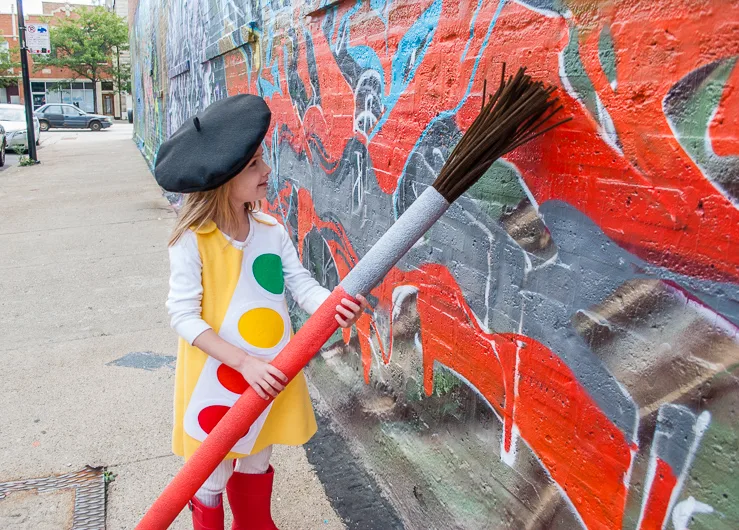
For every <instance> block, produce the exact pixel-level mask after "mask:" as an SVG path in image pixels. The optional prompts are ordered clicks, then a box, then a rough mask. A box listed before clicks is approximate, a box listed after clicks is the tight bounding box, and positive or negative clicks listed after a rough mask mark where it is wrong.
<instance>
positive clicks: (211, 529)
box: [190, 497, 223, 530]
mask: <svg viewBox="0 0 739 530" xmlns="http://www.w3.org/2000/svg"><path fill="white" fill-rule="evenodd" d="M190 510H191V511H192V527H193V530H223V502H221V503H220V504H218V506H216V507H215V508H209V507H208V506H206V505H205V504H203V503H202V502H200V501H199V500H197V499H196V498H195V497H193V498H192V499H191V500H190Z"/></svg>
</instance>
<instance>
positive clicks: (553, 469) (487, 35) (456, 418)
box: [131, 0, 739, 530]
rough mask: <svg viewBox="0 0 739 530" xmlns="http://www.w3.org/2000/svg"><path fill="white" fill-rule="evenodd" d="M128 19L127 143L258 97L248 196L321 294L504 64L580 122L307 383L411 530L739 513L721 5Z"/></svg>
mask: <svg viewBox="0 0 739 530" xmlns="http://www.w3.org/2000/svg"><path fill="white" fill-rule="evenodd" d="M131 10H132V13H133V16H132V19H131V24H132V28H133V31H132V54H133V65H134V68H133V72H134V103H135V114H134V115H135V117H136V118H135V119H136V123H135V131H136V139H137V141H138V142H139V144H140V146H141V149H142V151H143V153H144V155H145V156H146V158H147V159H148V160H149V161H150V162H153V160H154V159H155V156H156V152H157V148H158V146H159V145H160V143H161V142H162V141H163V140H164V139H165V138H166V137H168V136H169V135H170V134H171V133H172V132H173V131H175V130H176V129H177V127H179V126H180V125H181V124H182V123H183V121H184V120H186V119H187V118H188V117H190V116H192V115H193V114H194V113H195V112H197V111H198V110H199V109H202V108H203V107H205V106H207V105H208V104H209V103H210V102H212V101H214V100H217V99H219V98H222V97H225V96H226V95H229V94H236V93H242V92H252V93H257V94H260V95H262V96H264V97H265V98H266V99H267V101H268V102H269V105H270V107H271V108H272V111H273V115H274V119H273V126H272V129H271V131H270V134H269V135H268V137H267V139H266V147H267V153H268V157H269V160H270V161H271V165H272V167H273V179H272V182H271V191H270V195H269V201H270V204H269V209H270V210H271V212H272V213H273V214H274V215H275V216H276V217H277V218H278V219H279V220H280V221H281V222H283V223H284V224H285V225H286V226H287V227H288V229H289V231H290V233H291V234H292V237H293V238H294V241H295V243H296V245H297V248H298V250H299V252H300V254H301V256H302V259H303V261H304V263H305V264H306V266H308V267H309V268H310V269H311V270H313V271H314V273H315V275H316V276H317V277H318V278H319V279H320V280H321V281H322V282H324V283H325V284H326V285H327V286H329V287H332V286H333V285H335V284H336V283H337V282H338V281H339V279H340V278H342V277H343V276H344V275H346V274H347V271H348V270H350V268H351V266H352V264H353V263H355V262H356V260H357V259H359V258H360V257H361V256H362V255H364V254H365V253H366V252H367V250H368V249H369V248H370V246H371V245H372V243H373V242H374V241H376V240H377V238H378V237H379V236H380V234H382V233H383V232H384V231H385V230H386V229H387V228H388V227H389V226H390V225H391V224H392V222H393V220H394V218H396V217H397V216H398V215H400V214H401V213H402V212H403V211H404V210H405V209H406V208H407V207H408V205H409V204H411V203H412V202H413V200H414V199H415V197H416V196H417V195H418V194H420V192H421V191H422V190H423V189H424V188H425V187H426V186H428V185H429V184H430V183H431V182H432V181H433V179H434V178H435V176H436V175H437V173H438V171H439V169H440V167H441V165H442V164H443V162H444V160H445V157H446V156H447V155H448V153H449V152H450V149H451V148H452V147H453V145H454V144H455V142H456V141H458V139H459V137H460V135H461V134H462V132H463V131H464V130H465V129H466V128H467V127H468V126H469V124H470V122H471V120H472V119H473V117H474V115H475V111H476V109H478V108H479V105H480V97H481V92H482V86H483V81H484V80H485V79H488V80H490V81H495V80H497V79H498V78H499V76H500V71H501V63H502V62H503V61H505V62H507V63H508V66H509V67H512V68H517V67H518V66H519V65H526V66H527V67H528V68H529V70H530V72H531V73H532V74H533V75H534V76H535V77H536V78H538V79H541V80H543V81H546V82H548V83H552V84H554V85H556V86H557V87H558V91H557V94H558V95H559V97H560V98H561V101H562V103H563V105H564V107H565V111H566V113H567V114H569V115H571V116H572V117H573V121H572V122H570V123H569V124H568V125H567V126H565V127H562V128H560V129H557V130H556V131H553V132H552V133H550V134H547V135H545V136H544V137H542V138H541V139H540V140H539V141H537V142H535V143H533V144H532V145H528V146H526V147H524V148H521V149H519V150H517V151H516V152H515V153H513V154H511V155H510V156H509V157H508V158H507V159H505V160H501V161H499V162H498V163H497V164H496V165H495V166H494V167H493V168H492V169H491V170H490V171H489V172H488V173H487V174H486V176H485V177H484V178H483V180H482V181H481V182H480V183H479V184H478V185H476V186H475V187H474V188H473V189H472V190H470V192H469V193H467V194H466V195H465V196H464V197H463V198H462V199H461V200H460V201H459V204H457V205H455V206H454V207H453V208H452V209H451V210H450V212H449V213H448V214H447V215H446V216H445V217H444V219H443V220H442V222H440V223H438V224H437V225H436V226H434V227H433V228H432V229H431V230H430V232H429V233H428V234H427V235H426V237H425V238H424V240H423V241H422V242H421V243H419V244H418V245H417V246H416V247H414V248H413V249H412V251H411V252H410V253H409V255H408V256H407V257H406V258H405V259H404V260H403V261H402V262H401V263H400V264H399V266H398V267H397V268H396V269H394V270H393V271H392V272H391V273H390V275H389V276H388V278H387V279H386V280H385V282H384V283H383V284H382V285H381V286H379V287H378V288H377V289H376V290H375V291H374V292H373V293H372V301H373V302H374V303H375V304H376V307H377V310H376V312H375V314H374V316H373V317H372V318H370V317H369V316H367V317H364V318H363V319H362V320H361V321H360V323H359V325H358V332H355V333H353V334H351V335H350V334H349V333H347V334H346V335H345V336H343V337H337V341H336V342H334V343H333V345H331V346H330V347H328V348H327V349H326V351H325V352H324V355H323V356H322V357H321V358H320V359H318V360H316V362H315V363H314V364H313V366H312V367H311V370H310V377H311V380H312V382H313V383H315V385H316V386H317V388H318V389H319V391H320V394H321V402H322V405H323V406H325V407H326V410H327V411H328V413H329V414H330V416H331V417H332V419H333V420H334V422H335V424H336V425H338V426H339V427H340V429H341V430H342V431H343V432H344V434H345V435H346V436H347V437H348V439H349V441H350V443H351V445H352V447H353V448H354V450H355V451H356V453H357V454H358V455H359V456H360V458H361V459H362V461H363V463H364V464H365V465H366V466H367V467H368V468H369V469H371V470H372V472H373V473H374V474H375V475H376V476H377V477H378V481H379V483H380V484H381V485H382V486H383V487H384V488H385V489H386V492H387V495H388V498H389V500H390V502H391V503H392V505H393V506H394V507H395V509H396V510H397V512H398V513H399V514H400V516H401V517H402V518H403V520H404V522H405V525H406V527H407V528H419V529H421V528H423V529H427V528H445V529H446V528H474V529H482V528H485V529H497V528H526V529H537V528H542V529H543V528H557V529H563V530H564V529H572V528H578V527H586V528H591V529H601V528H609V529H621V528H628V529H642V530H646V529H652V528H663V527H665V528H675V529H683V528H688V527H689V528H691V529H730V528H737V527H739V508H737V506H738V505H737V499H736V497H737V495H739V478H737V477H739V473H738V472H737V471H738V470H737V449H738V447H739V441H738V434H739V421H737V407H738V406H739V388H738V386H737V375H738V373H737V366H738V364H737V363H738V362H739V339H738V337H737V325H738V324H739V305H738V302H739V288H738V287H737V283H738V281H739V250H738V242H739V211H737V205H738V204H739V202H738V201H739V139H738V137H737V133H738V131H739V90H738V89H739V67H738V66H737V58H738V57H739V4H737V3H736V2H728V1H721V0H713V1H711V0H703V1H700V2H696V1H693V0H672V1H668V0H611V1H583V0H518V1H511V0H508V1H506V0H479V1H475V0H472V1H469V0H461V1H459V0H453V1H447V0H423V1H419V2H409V1H404V0H400V1H398V2H386V1H383V0H357V1H351V0H346V1H338V2H332V3H326V2H324V1H322V0H318V1H315V0H304V1H301V0H295V1H293V2H290V1H288V0H286V1H284V2H282V1H275V2H265V3H260V2H258V1H256V0H254V1H251V2H246V1H245V0H236V1H229V2H226V1H219V0H211V1H207V2H206V1H205V0H193V1H192V2H187V3H186V4H185V3H183V2H165V1H164V0H139V2H138V3H137V4H136V3H135V2H131ZM176 199H177V198H176V197H174V198H173V200H176ZM295 318H296V320H298V321H300V319H301V315H300V314H299V313H298V312H296V313H295Z"/></svg>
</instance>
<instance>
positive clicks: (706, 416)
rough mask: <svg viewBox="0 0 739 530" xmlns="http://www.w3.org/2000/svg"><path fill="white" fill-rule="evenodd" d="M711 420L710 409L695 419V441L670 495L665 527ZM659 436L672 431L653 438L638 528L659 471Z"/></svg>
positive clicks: (659, 420) (658, 418) (661, 419)
mask: <svg viewBox="0 0 739 530" xmlns="http://www.w3.org/2000/svg"><path fill="white" fill-rule="evenodd" d="M682 408H684V407H682ZM661 421H664V416H663V413H662V409H661V408H660V411H659V413H658V415H657V424H658V425H659V423H660V422H661ZM710 422H711V413H710V412H708V411H703V412H702V413H701V414H700V416H698V418H697V419H696V420H695V423H694V424H693V435H694V436H693V443H692V444H691V446H690V449H689V450H688V456H687V458H685V461H684V462H683V468H682V471H681V473H680V476H679V478H678V480H677V483H676V484H675V487H674V489H673V490H672V494H671V495H670V502H669V504H668V505H667V511H666V512H665V521H663V523H662V527H664V524H665V522H666V519H667V517H668V516H669V514H670V513H671V512H672V509H673V507H674V505H675V503H676V501H677V499H678V497H679V496H680V492H681V490H682V489H683V484H684V483H685V477H686V476H687V475H688V472H689V471H690V467H691V466H692V465H693V458H694V457H695V453H696V450H697V449H698V446H699V445H700V442H701V440H702V439H703V434H704V433H705V432H706V429H707V428H708V425H709V423H710ZM657 436H660V437H661V438H668V439H669V438H672V433H668V432H662V433H655V436H654V440H652V450H651V453H650V455H649V467H648V468H647V475H646V481H645V484H644V493H643V496H642V505H641V510H640V513H639V521H638V522H637V524H636V527H637V528H641V525H642V520H643V519H644V515H645V510H646V507H647V501H648V500H649V497H650V493H651V490H652V485H653V484H654V477H655V475H656V473H657V452H656V451H655V450H654V449H655V447H656V444H657Z"/></svg>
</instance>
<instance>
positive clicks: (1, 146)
mask: <svg viewBox="0 0 739 530" xmlns="http://www.w3.org/2000/svg"><path fill="white" fill-rule="evenodd" d="M5 142H6V140H5V129H4V128H3V126H2V125H0V167H3V166H4V165H5Z"/></svg>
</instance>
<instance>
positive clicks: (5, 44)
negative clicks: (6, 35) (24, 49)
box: [0, 40, 10, 53]
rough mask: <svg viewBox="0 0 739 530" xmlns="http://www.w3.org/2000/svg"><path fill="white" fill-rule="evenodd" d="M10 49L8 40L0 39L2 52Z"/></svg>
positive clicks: (0, 50)
mask: <svg viewBox="0 0 739 530" xmlns="http://www.w3.org/2000/svg"><path fill="white" fill-rule="evenodd" d="M9 51H10V44H9V43H8V41H6V40H2V41H0V52H4V53H8V52H9Z"/></svg>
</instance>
